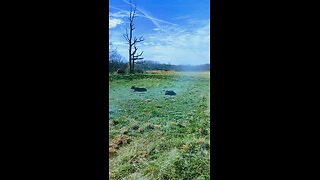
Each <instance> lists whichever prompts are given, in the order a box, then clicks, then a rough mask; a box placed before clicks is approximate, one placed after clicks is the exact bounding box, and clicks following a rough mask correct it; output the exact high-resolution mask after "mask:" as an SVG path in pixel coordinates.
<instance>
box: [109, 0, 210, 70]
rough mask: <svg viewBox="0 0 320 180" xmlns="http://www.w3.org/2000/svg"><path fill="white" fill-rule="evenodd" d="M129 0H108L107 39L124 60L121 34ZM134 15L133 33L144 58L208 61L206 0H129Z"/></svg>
mask: <svg viewBox="0 0 320 180" xmlns="http://www.w3.org/2000/svg"><path fill="white" fill-rule="evenodd" d="M128 2H129V0H109V35H110V36H109V41H110V42H112V44H113V46H114V47H116V48H117V50H118V52H119V53H120V54H121V55H122V56H123V57H124V58H125V59H128V44H126V41H125V39H124V38H123V34H124V33H125V29H126V27H128V20H127V19H128V13H129V11H128V10H129V8H130V6H129V4H128ZM132 2H133V3H135V4H136V5H137V13H138V16H137V17H136V18H135V21H134V24H135V27H136V29H135V30H134V35H135V36H137V37H140V36H143V37H144V39H145V40H144V41H143V42H141V43H139V44H137V48H138V53H140V52H141V51H144V53H143V56H142V57H143V58H144V59H145V60H153V61H158V62H161V63H171V64H191V65H197V64H205V63H210V0H132Z"/></svg>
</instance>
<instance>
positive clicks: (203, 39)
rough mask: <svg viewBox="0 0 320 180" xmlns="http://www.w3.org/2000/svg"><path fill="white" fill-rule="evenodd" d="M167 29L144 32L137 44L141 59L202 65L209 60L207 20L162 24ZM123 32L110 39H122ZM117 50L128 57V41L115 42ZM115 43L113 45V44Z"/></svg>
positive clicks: (208, 26) (112, 40) (113, 34)
mask: <svg viewBox="0 0 320 180" xmlns="http://www.w3.org/2000/svg"><path fill="white" fill-rule="evenodd" d="M162 28H164V29H165V30H166V31H165V32H164V31H153V32H150V33H149V34H143V35H144V37H146V38H145V41H144V42H143V43H141V44H138V46H137V47H138V51H139V52H141V51H144V54H143V58H144V59H146V60H154V61H159V62H167V61H170V62H171V63H172V64H204V63H209V62H210V21H208V20H201V21H198V24H193V26H192V28H191V27H189V26H186V27H182V26H171V25H164V26H162ZM122 34H123V32H122V31H121V32H118V31H117V32H112V36H111V38H110V41H111V42H124V43H125V41H124V39H123V36H122ZM116 44H117V45H118V46H117V48H118V52H119V53H120V54H122V56H124V57H125V58H127V56H128V55H127V54H128V47H127V44H125V45H124V44H123V43H116ZM116 44H115V45H116Z"/></svg>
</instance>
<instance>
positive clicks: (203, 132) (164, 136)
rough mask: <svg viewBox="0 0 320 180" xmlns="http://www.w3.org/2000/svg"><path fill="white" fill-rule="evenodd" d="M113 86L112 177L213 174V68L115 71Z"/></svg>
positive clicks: (110, 168)
mask: <svg viewBox="0 0 320 180" xmlns="http://www.w3.org/2000/svg"><path fill="white" fill-rule="evenodd" d="M131 86H138V87H145V88H147V89H148V90H147V92H145V93H140V92H133V91H132V90H131V89H130V87H131ZM109 87H110V89H109V97H110V98H109V107H110V109H109V114H110V118H109V151H110V152H113V154H110V153H109V178H110V179H209V177H210V110H209V106H210V104H209V96H210V89H209V88H210V79H209V72H186V73H175V72H152V73H148V74H139V75H125V76H121V75H110V76H109ZM165 90H173V91H175V92H176V93H177V95H176V96H166V95H164V92H165Z"/></svg>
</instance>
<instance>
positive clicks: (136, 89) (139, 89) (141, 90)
mask: <svg viewBox="0 0 320 180" xmlns="http://www.w3.org/2000/svg"><path fill="white" fill-rule="evenodd" d="M131 89H133V92H135V91H137V92H145V91H147V89H146V88H138V87H134V86H132V87H131Z"/></svg>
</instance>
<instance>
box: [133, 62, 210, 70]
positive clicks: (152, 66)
mask: <svg viewBox="0 0 320 180" xmlns="http://www.w3.org/2000/svg"><path fill="white" fill-rule="evenodd" d="M137 68H139V69H142V70H144V71H145V70H164V71H171V70H173V71H209V70H210V64H202V65H172V64H162V63H159V62H157V61H150V60H149V61H144V62H143V63H142V64H139V65H137Z"/></svg>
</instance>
